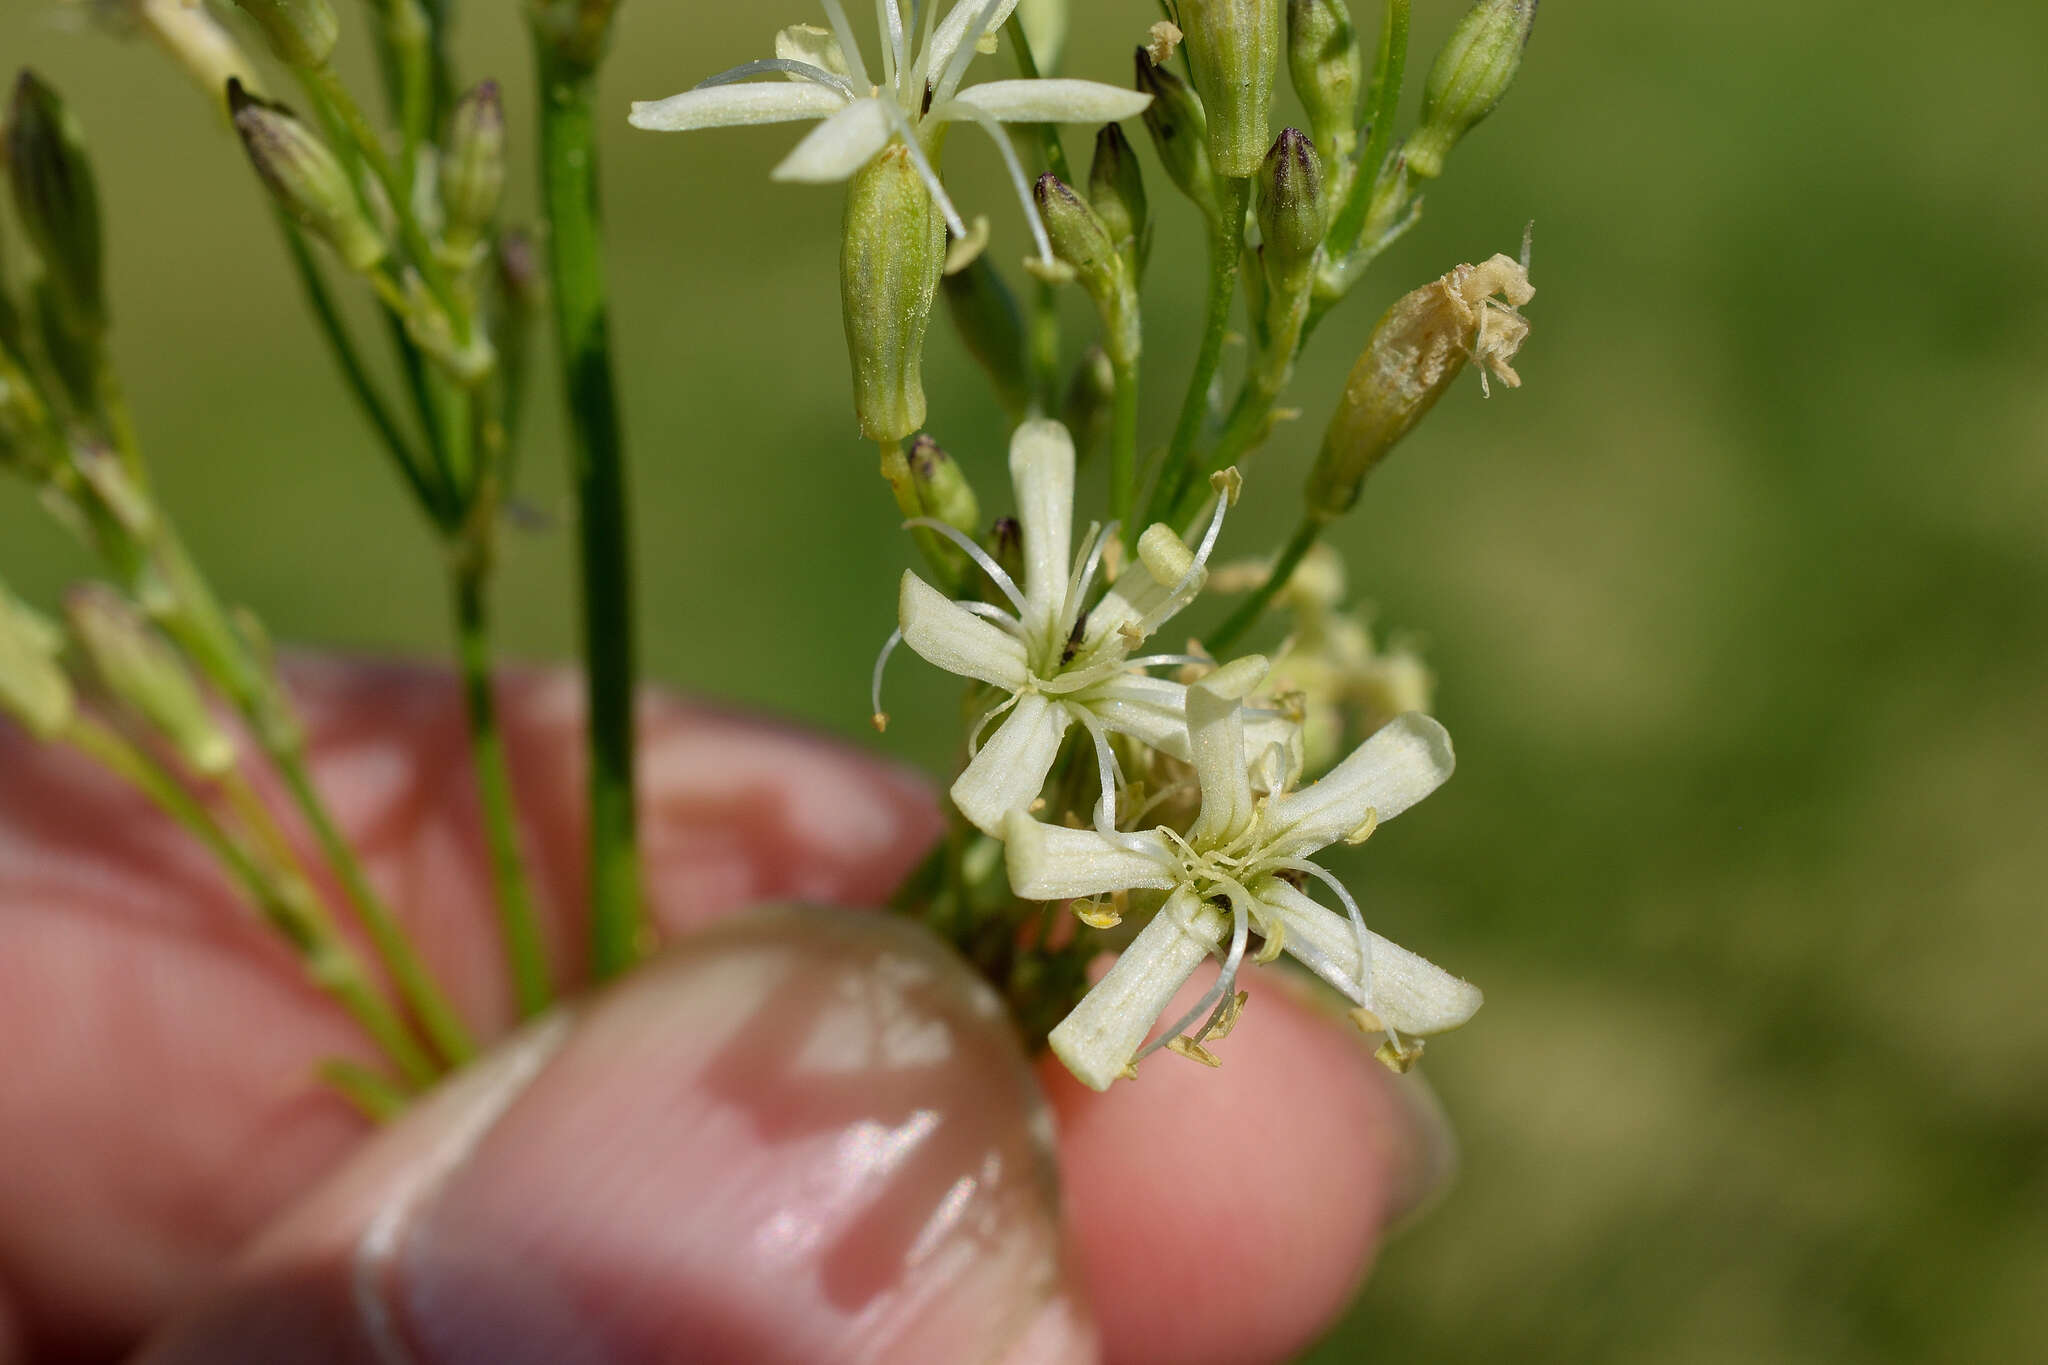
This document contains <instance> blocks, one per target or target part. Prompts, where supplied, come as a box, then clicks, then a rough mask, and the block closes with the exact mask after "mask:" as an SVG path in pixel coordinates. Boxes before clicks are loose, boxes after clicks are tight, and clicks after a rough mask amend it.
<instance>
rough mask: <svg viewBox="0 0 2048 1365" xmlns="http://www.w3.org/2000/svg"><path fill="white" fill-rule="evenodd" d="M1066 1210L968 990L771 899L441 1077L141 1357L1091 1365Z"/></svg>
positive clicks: (928, 951) (985, 1002)
mask: <svg viewBox="0 0 2048 1365" xmlns="http://www.w3.org/2000/svg"><path fill="white" fill-rule="evenodd" d="M1055 1200H1056V1195H1055V1189H1054V1179H1053V1168H1052V1127H1051V1120H1050V1118H1049V1117H1048V1114H1047V1111H1046V1110H1045V1108H1044V1107H1043V1102H1042V1100H1041V1098H1040V1096H1039V1092H1038V1090H1037V1088H1036V1086H1035V1085H1034V1084H1033V1082H1032V1080H1031V1076H1030V1072H1029V1070H1028V1069H1027V1066H1026V1063H1025V1060H1024V1057H1023V1055H1022V1053H1021V1051H1020V1049H1019V1048H1018V1045H1017V1043H1016V1040H1015V1038H1014V1037H1013V1035H1012V1033H1011V1031H1010V1026H1009V1024H1008V1022H1007V1019H1006V1016H1005V1014H1004V1012H1003V1010H1002V1009H1001V1007H1000V1005H999V1004H998V1002H997V1001H996V999H995V997H994V996H993V994H992V993H990V992H989V991H988V989H987V988H986V987H985V986H983V985H982V984H981V983H980V982H978V981H977V980H975V979H974V978H973V977H972V976H970V975H969V974H968V972H967V971H966V969H965V968H964V967H962V966H960V965H959V964H958V962H957V961H956V960H955V959H953V958H952V957H951V956H950V954H948V953H947V952H946V950H945V949H943V948H941V947H940V946H938V944H937V943H936V942H935V941H933V940H931V939H930V938H929V937H927V936H926V935H924V934H923V933H922V932H921V931H919V930H917V929H915V928H913V927H911V926H909V925H906V924H904V923H902V922H900V921H894V920H889V919H885V918H883V917H881V916H867V915H857V914H848V913H846V912H837V913H825V912H818V911H801V910H781V911H769V912H762V913H757V914H752V915H746V916H742V917H739V918H736V919H733V920H730V921H727V922H725V923H723V924H720V925H718V926H717V927H714V928H712V929H709V930H707V931H705V932H703V933H700V934H697V935H695V936H693V937H691V938H689V939H687V940H685V941H684V942H683V943H682V944H681V945H680V946H679V947H678V948H677V950H676V951H674V952H673V953H671V954H669V955H667V956H665V957H664V958H662V959H661V960H660V961H658V962H656V963H654V964H651V965H650V966H649V967H648V968H647V969H646V970H644V971H641V972H639V973H637V974H636V975H634V976H633V977H631V978H630V979H628V980H626V981H625V982H623V983H621V984H620V985H618V986H617V987H615V988H613V989H612V990H610V991H609V992H607V993H605V994H604V995H601V996H599V997H598V998H596V999H595V1000H593V1001H590V1002H588V1003H586V1004H584V1005H582V1006H580V1007H578V1008H577V1009H575V1010H573V1011H571V1012H567V1013H562V1014H557V1015H554V1016H550V1017H549V1018H546V1019H543V1020H540V1021H538V1022H536V1023H535V1024H533V1025H531V1026H529V1027H528V1028H527V1029H526V1030H525V1031H523V1032H522V1033H520V1034H519V1035H517V1036H516V1037H515V1038H513V1039H512V1040H511V1041H510V1042H508V1043H507V1044H506V1045H504V1046H503V1047H502V1048H501V1049H499V1050H498V1051H497V1052H496V1053H494V1054H493V1055H492V1056H491V1057H490V1058H489V1059H487V1060H486V1061H484V1062H483V1063H482V1064H480V1065H478V1066H476V1067H475V1068H473V1069H471V1070H470V1071H468V1072H466V1073H465V1074H463V1075H462V1076H460V1077H458V1078H457V1079H456V1080H454V1081H453V1082H451V1083H450V1084H449V1085H447V1086H446V1087H445V1088H444V1089H443V1090H441V1091H440V1092H438V1093H437V1094H435V1095H434V1096H433V1097H431V1098H430V1099H428V1100H427V1101H426V1102H425V1103H423V1104H421V1105H420V1106H419V1107H418V1108H417V1109H416V1110H414V1111H413V1112H411V1113H410V1114H408V1115H407V1116H405V1117H404V1118H403V1119H402V1120H401V1121H399V1122H398V1123H396V1124H394V1125H393V1126H392V1127H391V1128H390V1129H388V1130H387V1131H385V1132H384V1133H382V1134H380V1135H379V1136H378V1137H377V1138H376V1139H375V1140H374V1141H372V1142H370V1143H368V1144H366V1145H365V1146H364V1147H363V1148H362V1149H361V1150H360V1151H359V1152H357V1153H356V1154H355V1155H354V1156H353V1157H352V1158H351V1160H350V1161H349V1163H348V1164H346V1165H345V1166H344V1167H342V1168H341V1169H340V1170H339V1171H338V1172H337V1173H336V1174H335V1175H334V1176H333V1177H332V1178H330V1179H329V1180H328V1181H327V1182H326V1183H325V1184H324V1185H322V1186H321V1187H319V1188H318V1189H317V1190H315V1191H314V1192H313V1193H312V1194H311V1195H310V1196H309V1197H308V1198H307V1199H306V1200H305V1201H304V1202H302V1203H301V1204H299V1205H298V1206H297V1207H296V1208H294V1209H293V1210H291V1211H290V1212H288V1213H287V1214H286V1215H285V1216H284V1217H283V1218H282V1219H281V1220H279V1221H278V1222H277V1223H276V1224H274V1225H273V1226H272V1227H270V1228H269V1229H268V1230H267V1231H266V1232H265V1233H264V1234H263V1235H262V1236H260V1237H259V1238H258V1240H257V1242H256V1243H255V1245H254V1246H253V1247H252V1248H251V1250H250V1252H249V1253H248V1254H247V1255H246V1256H245V1257H244V1259H243V1261H242V1263H241V1264H240V1265H239V1267H238V1268H237V1269H236V1270H235V1272H234V1273H233V1274H232V1275H231V1276H230V1277H229V1279H228V1281H227V1283H226V1284H225V1285H224V1286H223V1287H222V1288H221V1289H220V1290H219V1291H218V1292H216V1293H215V1294H213V1295H212V1296H211V1297H210V1298H209V1299H208V1300H206V1301H205V1302H203V1303H202V1304H201V1305H200V1306H199V1307H198V1308H197V1310H196V1311H195V1312H193V1313H192V1314H190V1315H189V1316H187V1317H186V1318H185V1319H183V1320H181V1321H179V1322H177V1323H174V1324H172V1325H171V1326H170V1327H168V1328H166V1329H165V1330H164V1331H163V1332H161V1333H159V1334H158V1336H157V1337H156V1338H155V1339H154V1341H153V1342H152V1343H151V1345H150V1346H149V1347H148V1348H147V1349H145V1350H144V1352H143V1354H142V1357H141V1359H142V1360H143V1361H144V1362H147V1365H178V1363H182V1362H208V1363H209V1365H223V1363H227V1365H232V1363H233V1362H241V1361H248V1362H256V1361H274V1360H285V1359H289V1360H301V1361H319V1362H328V1361H331V1362H337V1363H338V1362H378V1365H393V1363H394V1362H405V1363H406V1365H468V1363H469V1362H478V1363H479V1365H481V1363H482V1362H489V1363H490V1365H524V1363H525V1362H529V1361H530V1362H536V1363H538V1362H547V1363H548V1365H584V1363H585V1362H590V1363H591V1365H596V1363H597V1362H609V1361H621V1362H624V1361H635V1362H639V1361H657V1360H682V1359H687V1360H692V1361H749V1362H755V1361H758V1362H779V1361H792V1362H795V1361H804V1362H824V1361H856V1360H858V1361H868V1360H944V1361H962V1362H972V1361H991V1362H1025V1361H1030V1362H1041V1361H1042V1362H1053V1361H1058V1362H1070V1361H1092V1360H1094V1359H1095V1358H1096V1352H1095V1348H1094V1346H1093V1332H1092V1329H1091V1328H1089V1327H1088V1326H1087V1324H1086V1320H1085V1318H1084V1317H1083V1316H1082V1313H1081V1310H1080V1309H1079V1308H1078V1307H1077V1305H1076V1303H1075V1301H1074V1300H1073V1299H1072V1298H1070V1297H1069V1295H1068V1292H1067V1287H1066V1284H1065V1281H1064V1279H1063V1274H1062V1267H1061V1261H1060V1250H1059V1248H1060V1233H1059V1226H1058V1221H1057V1216H1056V1207H1055Z"/></svg>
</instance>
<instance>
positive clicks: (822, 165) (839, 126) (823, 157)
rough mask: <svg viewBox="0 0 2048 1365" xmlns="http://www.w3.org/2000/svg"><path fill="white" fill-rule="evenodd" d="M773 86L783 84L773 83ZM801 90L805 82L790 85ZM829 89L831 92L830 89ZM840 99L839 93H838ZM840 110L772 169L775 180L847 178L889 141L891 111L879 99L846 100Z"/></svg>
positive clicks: (813, 181)
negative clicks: (849, 102) (799, 84)
mask: <svg viewBox="0 0 2048 1365" xmlns="http://www.w3.org/2000/svg"><path fill="white" fill-rule="evenodd" d="M768 88H770V89H778V88H781V87H775V86H771V87H768ZM788 88H789V89H792V90H801V89H803V88H804V87H802V86H790V87H788ZM828 93H829V92H828ZM834 98H835V99H837V98H838V97H837V96H834ZM842 105H843V107H842V108H841V109H840V110H839V112H838V113H836V114H834V115H832V117H830V118H828V119H826V120H825V121H824V122H823V123H821V124H819V125H818V126H817V127H815V128H813V129H812V130H811V131H810V132H809V133H808V134H807V135H806V136H805V138H804V140H803V141H802V142H799V143H797V144H796V147H795V149H794V150H792V151H791V152H790V154H789V155H788V156H786V157H784V158H783V159H782V164H781V165H779V166H777V167H776V168H775V169H774V170H773V171H771V172H769V178H770V179H772V180H796V181H802V182H804V183H806V184H813V185H817V184H827V183H830V182H831V181H835V180H844V179H846V178H847V177H848V176H850V175H852V174H853V173H854V172H855V171H857V170H859V169H860V168H861V167H863V166H865V165H867V164H868V161H869V160H870V159H871V158H872V157H873V156H874V154H875V153H876V152H879V151H881V150H882V148H884V147H886V146H888V145H889V135H890V132H891V128H890V124H889V113H888V111H887V110H886V109H884V108H883V107H882V102H881V101H880V100H878V99H874V98H872V97H871V98H868V99H863V100H855V101H854V102H853V103H852V104H844V102H843V101H842Z"/></svg>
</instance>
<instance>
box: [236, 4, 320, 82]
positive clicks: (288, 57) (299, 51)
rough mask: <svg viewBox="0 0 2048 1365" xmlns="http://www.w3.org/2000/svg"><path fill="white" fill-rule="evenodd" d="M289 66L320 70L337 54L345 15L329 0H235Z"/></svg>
mask: <svg viewBox="0 0 2048 1365" xmlns="http://www.w3.org/2000/svg"><path fill="white" fill-rule="evenodd" d="M235 3H236V4H238V5H240V6H241V7H242V11H243V13H245V14H247V15H248V16H249V17H250V18H251V19H254V20H255V21H256V27H258V28H260V29H262V30H263V36H264V37H265V38H268V39H269V40H270V50H271V51H272V52H274V53H276V54H277V59H278V60H279V61H281V62H283V63H284V64H285V65H286V66H290V67H296V68H298V69H300V70H302V71H316V70H318V69H319V68H321V67H323V66H325V65H327V59H328V58H329V57H332V56H333V55H334V45H335V43H337V42H339V41H340V39H341V17H340V16H339V15H337V14H336V13H335V12H334V6H333V5H332V4H330V3H329V0H235Z"/></svg>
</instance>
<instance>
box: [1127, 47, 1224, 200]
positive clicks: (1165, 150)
mask: <svg viewBox="0 0 2048 1365" xmlns="http://www.w3.org/2000/svg"><path fill="white" fill-rule="evenodd" d="M1135 65H1136V68H1137V77H1136V79H1135V80H1134V81H1133V82H1132V83H1133V84H1134V85H1135V86H1136V87H1137V89H1139V90H1141V91H1143V92H1144V93H1145V94H1148V95H1150V96H1151V97H1152V102H1151V103H1150V104H1148V105H1146V106H1145V112H1144V115H1143V117H1144V120H1145V131H1146V132H1148V133H1150V134H1151V135H1152V146H1153V149H1154V150H1155V151H1157V152H1158V153H1159V161H1160V164H1161V165H1163V166H1165V167H1166V175H1167V178H1168V179H1169V180H1171V181H1173V183H1174V184H1175V185H1177V186H1179V187H1180V192H1181V193H1182V194H1185V195H1186V196H1187V197H1188V198H1190V199H1192V200H1194V201H1195V203H1196V204H1197V205H1199V206H1200V207H1201V208H1202V209H1203V210H1204V211H1205V212H1208V213H1211V214H1213V213H1214V212H1215V211H1216V173H1215V171H1214V170H1213V169H1212V168H1211V167H1210V165H1209V120H1208V117H1207V116H1206V115H1205V114H1204V113H1203V112H1202V101H1201V99H1200V98H1199V97H1198V96H1197V95H1196V94H1195V92H1194V91H1193V90H1192V89H1190V88H1189V87H1188V83H1187V82H1186V81H1184V80H1182V79H1181V78H1180V77H1178V76H1176V75H1174V74H1173V72H1172V70H1171V69H1170V68H1168V67H1166V66H1164V65H1155V64H1154V63H1153V61H1152V54H1151V53H1150V52H1148V51H1146V50H1145V49H1144V48H1142V47H1141V48H1139V49H1138V52H1137V57H1136V59H1135Z"/></svg>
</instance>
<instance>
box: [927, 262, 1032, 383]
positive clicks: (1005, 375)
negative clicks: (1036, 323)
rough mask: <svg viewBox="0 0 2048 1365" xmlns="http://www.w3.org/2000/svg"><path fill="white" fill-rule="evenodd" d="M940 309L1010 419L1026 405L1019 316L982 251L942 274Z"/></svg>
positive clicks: (1026, 372) (1026, 375)
mask: <svg viewBox="0 0 2048 1365" xmlns="http://www.w3.org/2000/svg"><path fill="white" fill-rule="evenodd" d="M944 283H945V289H946V311H947V313H948V314H949V315H950V316H951V317H952V319H953V329H954V330H955V331H957V332H958V333H959V334H960V340H961V342H962V343H963V344H964V345H965V346H966V347H967V353H968V354H969V355H971V356H973V357H974V359H975V362H976V363H977V364H979V365H980V366H981V368H982V369H984V370H986V371H987V372H988V377H989V381H990V382H991V383H992V384H994V385H995V390H996V397H997V399H998V400H999V401H1000V402H1001V403H1002V405H1003V411H1004V412H1005V413H1006V414H1007V415H1008V416H1009V417H1010V419H1011V420H1012V421H1021V420H1023V417H1024V412H1025V409H1027V408H1029V407H1030V406H1031V377H1030V373H1029V369H1028V367H1027V366H1026V364H1025V360H1024V318H1023V315H1022V314H1021V313H1019V312H1018V309H1017V300H1016V298H1015V296H1013V295H1012V294H1011V293H1010V287H1009V286H1008V285H1007V284H1005V283H1003V277H1002V275H1001V273H1000V272H998V271H997V270H996V268H995V267H994V266H993V265H991V264H990V263H989V260H988V257H987V256H977V257H975V258H974V259H973V260H972V261H970V262H968V264H967V266H966V267H965V268H964V269H961V270H956V271H954V272H953V273H952V274H950V275H948V276H946V277H945V281H944Z"/></svg>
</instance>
